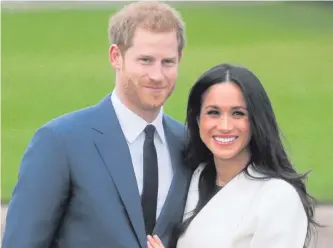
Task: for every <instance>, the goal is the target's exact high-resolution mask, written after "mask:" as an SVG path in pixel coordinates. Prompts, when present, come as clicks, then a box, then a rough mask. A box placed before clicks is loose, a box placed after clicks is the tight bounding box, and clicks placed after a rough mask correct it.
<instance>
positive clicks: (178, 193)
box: [154, 118, 190, 236]
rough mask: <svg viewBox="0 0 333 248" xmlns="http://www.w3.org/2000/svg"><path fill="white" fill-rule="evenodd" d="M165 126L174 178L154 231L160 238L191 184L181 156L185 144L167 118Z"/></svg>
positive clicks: (164, 122)
mask: <svg viewBox="0 0 333 248" xmlns="http://www.w3.org/2000/svg"><path fill="white" fill-rule="evenodd" d="M163 125H164V130H165V135H166V140H167V143H168V147H169V152H170V156H171V163H172V167H173V171H174V176H173V180H172V183H171V186H170V189H169V192H168V195H167V198H166V200H165V203H164V206H163V208H162V211H161V214H160V216H159V218H158V220H157V223H156V226H155V229H154V232H155V233H156V234H158V235H159V236H163V234H164V232H165V231H166V230H167V228H168V226H167V223H170V219H172V216H173V215H174V212H175V209H181V208H182V205H181V203H182V201H183V200H184V197H185V196H186V193H187V184H188V182H189V175H190V173H189V172H188V171H187V170H186V168H185V166H184V164H183V163H184V162H183V158H182V154H181V151H182V150H183V147H182V145H183V142H182V141H181V140H180V139H179V138H178V137H177V136H176V135H175V134H174V132H173V130H172V128H171V125H169V122H168V119H167V118H164V120H163ZM182 213H183V212H182Z"/></svg>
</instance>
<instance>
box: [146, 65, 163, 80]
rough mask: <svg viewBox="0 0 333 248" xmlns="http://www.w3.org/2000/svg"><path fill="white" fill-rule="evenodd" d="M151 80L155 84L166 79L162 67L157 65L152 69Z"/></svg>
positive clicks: (150, 72)
mask: <svg viewBox="0 0 333 248" xmlns="http://www.w3.org/2000/svg"><path fill="white" fill-rule="evenodd" d="M148 76H149V78H150V79H151V80H153V81H155V82H161V81H162V80H163V78H164V72H163V67H162V65H159V64H156V65H154V66H152V68H150V71H149V75H148Z"/></svg>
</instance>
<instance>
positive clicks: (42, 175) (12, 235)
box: [2, 126, 70, 248]
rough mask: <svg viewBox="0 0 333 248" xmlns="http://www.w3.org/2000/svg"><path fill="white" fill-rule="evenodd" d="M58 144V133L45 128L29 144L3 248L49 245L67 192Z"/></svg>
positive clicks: (64, 163)
mask: <svg viewBox="0 0 333 248" xmlns="http://www.w3.org/2000/svg"><path fill="white" fill-rule="evenodd" d="M61 142H62V141H61V140H60V137H59V135H58V134H56V133H55V132H54V131H53V130H52V129H51V128H50V127H47V126H44V127H42V128H40V129H39V130H38V131H37V132H36V133H35V135H34V136H33V138H32V140H31V142H30V144H29V145H28V147H27V150H26V152H25V154H24V156H23V159H22V162H21V165H20V171H19V176H18V181H17V184H16V186H15V188H14V191H13V195H12V199H11V202H10V204H9V208H8V213H7V219H6V227H5V232H4V237H3V244H2V245H3V246H2V247H3V248H39V247H40V248H47V247H49V246H50V244H51V242H52V239H53V236H54V234H55V231H56V229H57V227H58V225H59V222H60V218H61V215H62V212H63V204H64V202H65V201H66V198H67V197H68V193H69V179H70V178H69V169H68V164H67V157H66V152H65V148H64V145H63V144H62V143H61Z"/></svg>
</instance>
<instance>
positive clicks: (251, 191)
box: [184, 165, 261, 247]
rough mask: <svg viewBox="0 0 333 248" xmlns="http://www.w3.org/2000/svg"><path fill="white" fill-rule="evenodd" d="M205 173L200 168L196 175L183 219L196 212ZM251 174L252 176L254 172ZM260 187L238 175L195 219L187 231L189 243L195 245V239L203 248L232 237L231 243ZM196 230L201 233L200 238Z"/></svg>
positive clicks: (226, 244) (201, 167)
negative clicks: (210, 241) (202, 175)
mask: <svg viewBox="0 0 333 248" xmlns="http://www.w3.org/2000/svg"><path fill="white" fill-rule="evenodd" d="M203 169H204V165H200V166H199V167H198V169H197V170H196V171H195V172H194V174H193V178H192V181H191V185H190V189H189V195H188V201H187V204H186V210H185V215H184V219H186V218H187V217H189V216H190V215H191V214H190V213H189V212H191V211H192V210H193V209H194V208H195V206H196V204H197V202H198V198H199V192H198V182H199V177H200V174H201V172H202V170H203ZM249 171H250V173H251V174H252V175H253V173H252V172H253V171H252V169H251V168H250V169H249ZM260 185H261V184H260V183H259V184H258V183H254V181H253V180H252V179H249V178H248V176H247V175H246V174H245V173H240V174H239V175H237V176H236V177H235V178H234V179H232V180H231V181H230V182H229V183H228V184H227V185H225V186H224V187H223V188H222V189H221V190H220V191H219V192H218V193H217V194H216V195H215V196H214V197H213V198H212V199H211V200H210V201H209V202H208V203H207V204H206V206H205V207H204V208H203V209H202V210H201V211H200V212H199V213H198V215H197V216H196V217H195V218H194V219H193V221H192V223H191V224H190V226H189V227H188V229H187V232H186V236H187V238H186V239H187V240H191V239H192V241H193V239H194V240H195V241H196V242H199V243H201V244H199V243H197V246H196V247H203V246H204V245H205V240H209V239H216V238H217V237H219V236H220V235H226V237H228V236H229V238H228V239H226V240H228V241H230V240H232V238H230V237H232V236H233V235H234V234H235V233H236V229H237V227H238V226H239V224H240V223H241V220H242V218H243V217H244V216H245V215H246V212H247V211H246V210H247V206H249V202H251V200H252V198H253V196H254V195H255V194H256V193H257V191H258V189H259V187H260ZM207 223H209V225H207ZM192 230H193V231H192ZM197 230H200V235H199V238H198V233H197ZM200 245H201V246H200ZM220 245H221V247H228V245H230V244H228V243H225V244H220ZM223 245H225V246H223Z"/></svg>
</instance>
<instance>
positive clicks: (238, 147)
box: [198, 82, 251, 160]
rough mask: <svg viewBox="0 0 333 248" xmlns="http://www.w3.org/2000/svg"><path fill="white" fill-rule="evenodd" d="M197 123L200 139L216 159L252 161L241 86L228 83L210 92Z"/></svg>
mask: <svg viewBox="0 0 333 248" xmlns="http://www.w3.org/2000/svg"><path fill="white" fill-rule="evenodd" d="M198 124H199V130H200V137H201V139H202V141H203V143H204V144H205V145H206V146H207V147H208V149H209V150H210V151H211V152H212V153H213V155H214V158H215V160H216V159H217V160H234V159H236V160H238V159H241V160H243V158H244V159H246V160H247V159H248V158H249V149H248V145H249V142H250V138H251V132H250V125H249V115H248V111H247V108H246V104H245V100H244V97H243V94H242V91H241V89H240V88H239V86H238V85H236V84H235V83H232V82H225V83H219V84H215V85H213V86H211V87H210V88H209V89H207V91H206V92H205V93H204V95H203V99H202V106H201V111H200V117H199V120H198Z"/></svg>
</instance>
